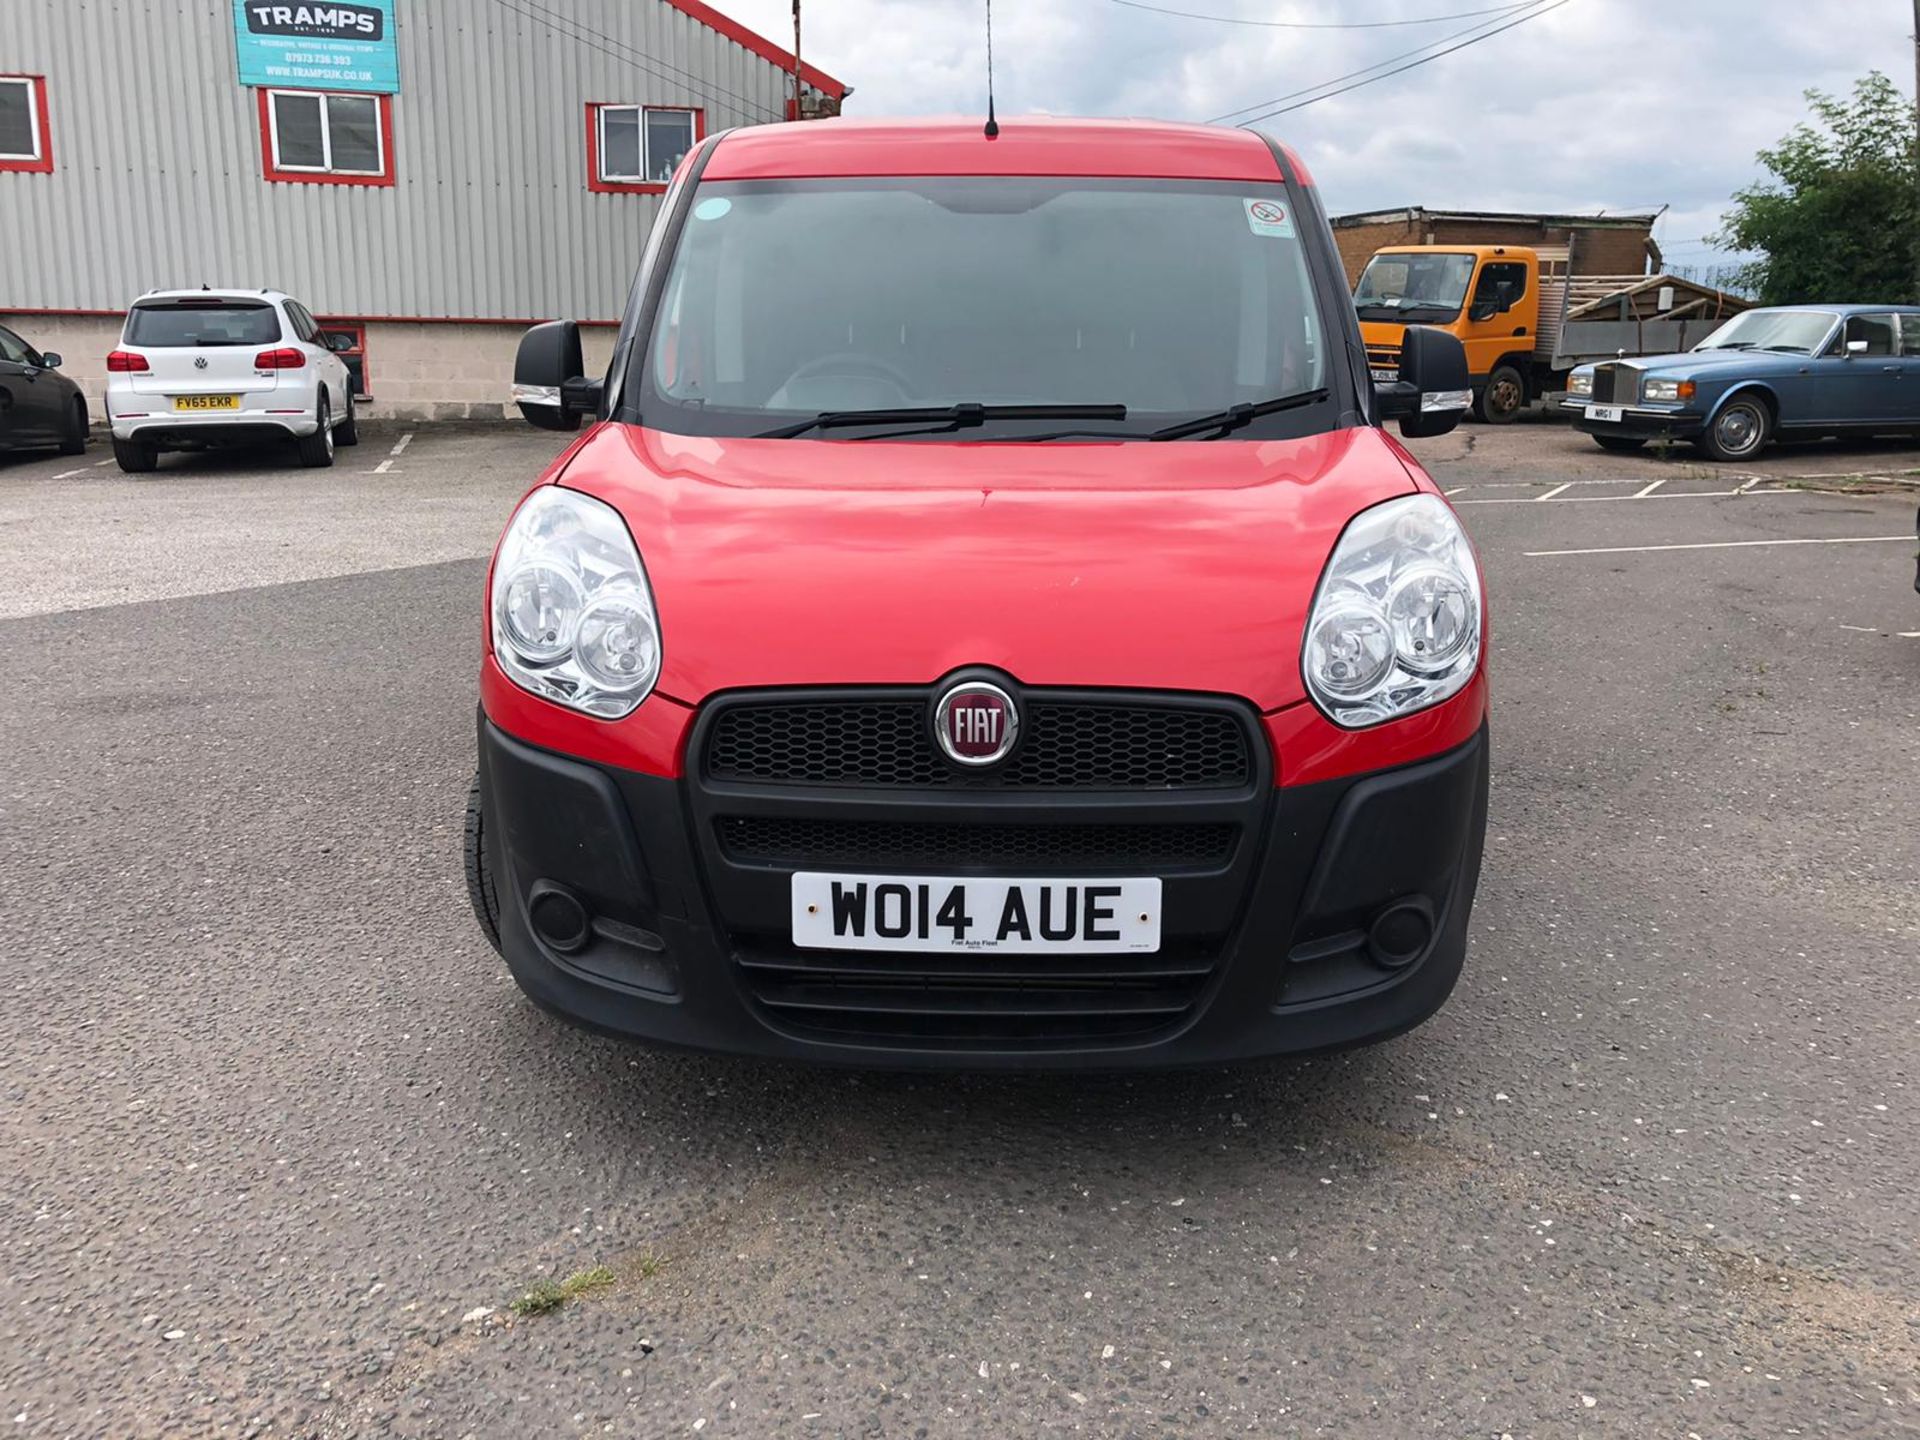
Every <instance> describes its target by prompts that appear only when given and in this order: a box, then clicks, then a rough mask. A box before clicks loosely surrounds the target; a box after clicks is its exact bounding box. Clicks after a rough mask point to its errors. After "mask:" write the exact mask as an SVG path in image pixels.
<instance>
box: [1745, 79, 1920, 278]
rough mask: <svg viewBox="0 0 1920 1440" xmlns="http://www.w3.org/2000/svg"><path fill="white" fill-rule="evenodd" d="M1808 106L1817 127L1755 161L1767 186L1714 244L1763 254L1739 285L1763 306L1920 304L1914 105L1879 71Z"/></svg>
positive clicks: (1792, 135) (1802, 129)
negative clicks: (1849, 93) (1846, 96)
mask: <svg viewBox="0 0 1920 1440" xmlns="http://www.w3.org/2000/svg"><path fill="white" fill-rule="evenodd" d="M1807 103H1808V105H1809V106H1810V107H1811V108H1812V110H1813V117H1814V121H1815V122H1816V123H1814V124H1808V123H1806V122H1802V123H1801V124H1799V125H1796V126H1794V128H1793V129H1792V130H1791V131H1790V132H1788V134H1787V135H1786V137H1785V138H1784V139H1782V140H1781V142H1780V143H1779V144H1778V145H1777V146H1775V147H1774V148H1773V149H1771V150H1762V151H1761V152H1760V154H1759V157H1758V158H1759V160H1760V163H1761V164H1762V165H1764V166H1766V168H1767V169H1768V171H1770V172H1771V173H1772V175H1773V179H1771V180H1768V181H1764V182H1762V183H1760V184H1757V185H1751V186H1749V187H1748V188H1746V189H1745V190H1739V191H1736V192H1735V193H1734V197H1733V198H1734V202H1735V205H1734V208H1733V209H1732V210H1730V211H1728V212H1727V214H1726V215H1725V216H1724V217H1723V224H1724V226H1725V228H1724V229H1723V230H1721V232H1720V233H1719V234H1718V235H1717V236H1715V237H1714V240H1715V243H1717V244H1719V245H1720V246H1722V247H1723V248H1727V249H1733V250H1754V251H1759V252H1760V253H1761V254H1762V256H1763V258H1762V259H1759V260H1756V261H1754V262H1753V263H1752V264H1750V265H1747V266H1744V267H1743V268H1742V270H1741V274H1740V279H1741V283H1742V286H1743V288H1745V289H1747V290H1748V291H1750V292H1751V293H1753V294H1756V295H1758V296H1759V297H1760V302H1761V303H1762V304H1763V305H1793V304H1801V303H1806V302H1819V301H1827V302H1836V301H1865V302H1878V303H1881V304H1889V303H1896V302H1912V301H1915V300H1920V283H1916V279H1915V263H1916V255H1920V203H1916V195H1915V183H1916V178H1917V176H1916V170H1915V148H1916V147H1915V140H1914V108H1913V105H1912V104H1911V103H1910V102H1909V101H1908V100H1907V99H1906V97H1905V96H1903V95H1902V94H1901V93H1900V92H1899V91H1898V90H1897V89H1895V88H1894V84H1893V82H1892V81H1891V80H1889V79H1888V78H1887V77H1886V76H1885V75H1882V74H1881V73H1880V72H1879V71H1877V70H1875V71H1873V72H1871V73H1870V74H1868V75H1867V76H1866V77H1865V78H1864V79H1862V80H1859V81H1857V82H1855V84H1854V87H1853V98H1852V100H1851V101H1850V102H1849V101H1846V100H1839V99H1835V98H1834V97H1833V96H1831V95H1825V94H1822V93H1821V92H1820V91H1818V90H1809V91H1807Z"/></svg>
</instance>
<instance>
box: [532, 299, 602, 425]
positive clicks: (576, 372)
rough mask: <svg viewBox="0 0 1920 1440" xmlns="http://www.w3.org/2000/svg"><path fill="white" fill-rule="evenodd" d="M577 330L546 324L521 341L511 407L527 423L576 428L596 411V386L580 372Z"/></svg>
mask: <svg viewBox="0 0 1920 1440" xmlns="http://www.w3.org/2000/svg"><path fill="white" fill-rule="evenodd" d="M585 369H586V362H585V361H584V360H582V359H581V355H580V326H579V323H578V322H577V321H573V320H549V321H548V322H547V323H546V324H545V325H536V326H534V327H533V328H532V329H531V330H529V331H527V333H526V334H525V335H522V336H521V337H520V353H519V354H518V355H516V356H515V357H514V361H513V391H512V398H513V402H514V404H516V405H518V406H519V407H520V413H521V415H522V416H524V417H525V419H526V421H527V423H528V424H529V425H537V426H539V427H540V428H541V429H542V430H578V429H579V428H580V417H581V416H582V415H592V414H595V413H597V412H598V411H599V409H600V388H601V382H600V381H598V380H589V379H588V378H587V377H586V376H585V375H584V374H583V373H581V372H582V371H584V370H585Z"/></svg>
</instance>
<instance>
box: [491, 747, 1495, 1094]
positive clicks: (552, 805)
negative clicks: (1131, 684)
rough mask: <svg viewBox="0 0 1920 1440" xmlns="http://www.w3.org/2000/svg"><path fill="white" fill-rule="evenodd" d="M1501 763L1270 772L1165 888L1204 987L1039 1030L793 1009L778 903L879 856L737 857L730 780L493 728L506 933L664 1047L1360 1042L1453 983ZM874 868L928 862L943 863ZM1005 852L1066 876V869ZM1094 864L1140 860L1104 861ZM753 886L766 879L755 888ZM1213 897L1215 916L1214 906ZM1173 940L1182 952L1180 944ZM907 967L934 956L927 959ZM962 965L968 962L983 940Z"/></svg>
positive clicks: (1100, 1058) (555, 977) (568, 1010)
mask: <svg viewBox="0 0 1920 1440" xmlns="http://www.w3.org/2000/svg"><path fill="white" fill-rule="evenodd" d="M1487 766H1488V744H1487V737H1486V732H1485V731H1484V730H1482V731H1481V733H1480V734H1479V735H1477V736H1476V737H1475V738H1474V739H1473V740H1471V741H1469V742H1468V743H1467V744H1466V745H1464V746H1461V747H1460V748H1458V749H1456V750H1454V751H1451V752H1449V753H1448V754H1445V755H1442V756H1439V757H1436V758H1434V759H1431V760H1427V761H1423V762H1421V763H1419V764H1416V765H1411V766H1407V767H1404V768H1400V769H1395V770H1389V771H1381V772H1377V773H1374V774H1370V775H1364V776H1358V777H1353V778H1350V779H1344V780H1339V781H1331V782H1327V783H1325V784H1319V785H1308V786H1295V787H1288V788H1284V789H1276V788H1273V787H1272V786H1271V784H1270V783H1268V784H1267V785H1266V786H1265V788H1264V791H1263V792H1262V793H1258V794H1256V795H1253V796H1252V797H1251V798H1250V799H1249V801H1248V802H1247V803H1248V804H1249V805H1250V807H1251V808H1250V810H1249V812H1248V814H1249V815H1250V816H1251V817H1252V818H1251V819H1250V821H1249V823H1248V824H1247V826H1246V827H1245V828H1246V831H1247V833H1245V834H1244V835H1243V837H1242V840H1241V846H1242V847H1243V848H1242V849H1240V850H1239V851H1237V853H1236V855H1235V860H1234V863H1233V864H1232V865H1230V866H1224V867H1223V868H1221V869H1220V870H1218V871H1217V872H1210V871H1203V870H1196V872H1195V873H1187V874H1182V875H1179V876H1176V877H1174V878H1170V879H1169V880H1168V881H1167V891H1168V896H1169V899H1168V901H1167V910H1168V914H1169V916H1173V915H1175V914H1176V913H1177V912H1178V911H1179V908H1180V906H1181V905H1182V904H1185V905H1186V907H1187V911H1188V912H1189V913H1187V915H1186V916H1185V918H1184V920H1183V921H1182V923H1183V924H1184V925H1186V926H1187V927H1188V928H1198V929H1207V928H1209V926H1211V928H1212V929H1214V930H1216V931H1217V937H1216V939H1215V941H1214V942H1212V943H1211V944H1210V946H1209V947H1207V948H1206V949H1205V961H1204V967H1203V969H1202V971H1201V973H1202V974H1203V975H1204V978H1203V979H1201V980H1196V981H1195V982H1194V984H1195V985H1196V987H1197V988H1196V989H1195V990H1194V992H1193V998H1192V1002H1191V1004H1190V1005H1189V1006H1187V1007H1186V1009H1185V1010H1184V1011H1183V1012H1182V1013H1181V1014H1179V1015H1178V1016H1177V1017H1175V1018H1173V1019H1171V1020H1169V1021H1168V1022H1167V1023H1165V1024H1160V1025H1157V1026H1153V1027H1150V1028H1148V1029H1146V1030H1144V1031H1143V1032H1141V1033H1136V1034H1129V1035H1124V1036H1114V1035H1112V1034H1098V1035H1088V1036H1085V1037H1076V1036H1074V1035H1071V1034H1062V1033H1058V1032H1048V1031H1046V1030H1045V1027H1042V1030H1041V1032H1037V1033H1035V1034H1033V1035H1023V1034H1021V1033H1019V1032H1018V1031H1015V1030H1009V1031H1008V1033H1007V1034H1004V1035H993V1034H986V1033H981V1034H971V1033H965V1032H962V1033H954V1032H953V1031H951V1030H949V1031H947V1032H942V1033H930V1034H928V1035H926V1036H924V1037H923V1036H919V1035H897V1036H879V1037H876V1036H874V1035H872V1034H852V1033H835V1032H834V1031H833V1029H832V1028H831V1027H832V1025H833V1023H834V1022H833V1020H832V1019H831V1017H830V1016H829V1017H828V1018H826V1019H817V1018H816V1017H814V1016H812V1015H810V1014H809V1013H808V1012H795V1011H788V1010H783V1009H779V1008H775V1007H774V1006H772V1005H770V1004H769V1003H768V1001H767V996H768V991H767V988H766V986H765V985H764V984H763V983H761V979H760V977H761V976H762V975H763V974H764V973H765V972H764V971H763V970H761V969H759V968H757V967H760V966H763V965H766V964H768V963H772V964H775V965H788V964H803V963H805V962H806V961H808V960H809V959H810V958H811V957H810V956H807V955H801V954H798V953H796V952H793V950H792V947H791V944H790V932H789V933H788V934H787V935H785V936H783V935H781V934H779V933H778V931H777V929H776V928H774V927H776V926H777V925H778V924H780V923H783V922H781V920H780V917H779V915H778V913H777V908H776V907H777V906H778V905H779V904H780V903H782V902H781V900H780V899H779V897H780V896H782V895H783V894H784V890H785V886H786V881H787V877H788V876H789V875H790V874H791V872H792V870H793V869H796V868H818V869H827V870H846V869H858V868H861V867H850V866H846V865H824V864H823V865H817V866H809V865H806V864H799V865H794V864H788V865H786V866H784V867H782V866H769V865H766V864H764V863H762V864H760V865H759V866H757V867H747V866H743V865H736V864H735V862H733V861H731V860H729V859H726V858H724V851H723V850H721V849H717V848H716V846H715V844H714V839H713V835H712V833H711V831H708V830H707V829H706V827H709V826H711V825H712V824H713V823H714V822H713V817H712V816H711V815H710V814H709V813H708V811H709V809H710V808H711V797H708V796H702V795H699V794H697V793H696V792H697V791H698V789H699V787H698V786H696V785H695V784H694V783H693V782H691V781H686V780H667V779H661V778H657V777H654V776H649V775H643V774H638V773H634V772H630V771H621V770H614V769H610V768H605V767H600V766H595V765H590V764H584V763H582V762H579V761H577V760H573V759H570V758H566V757H563V756H560V755H556V754H552V753H549V752H546V751H542V750H539V749H535V748H534V747H531V746H528V745H526V744H523V743H521V742H520V741H517V740H515V739H513V738H512V737H510V736H508V735H506V734H504V733H503V732H501V731H500V730H498V729H497V728H495V727H494V726H493V725H492V724H491V723H490V722H488V721H487V720H486V719H485V717H484V716H483V717H482V718H481V721H480V779H481V794H482V803H483V806H484V807H485V808H484V813H485V838H486V846H487V856H488V860H489V863H490V865H491V867H492V871H493V876H494V879H495V883H496V885H497V891H498V896H499V904H500V910H501V914H500V917H499V923H500V938H501V947H502V950H503V951H504V953H505V956H506V959H507V963H508V965H509V967H510V968H511V969H512V971H513V974H514V978H515V979H516V980H517V981H518V982H519V984H520V986H521V988H522V989H523V990H524V991H525V992H526V993H527V994H528V995H529V996H530V997H531V998H532V999H533V1000H534V1001H536V1002H537V1003H538V1004H540V1005H541V1006H543V1007H545V1008H546V1009H548V1010H550V1011H553V1012H554V1013H556V1014H558V1015H560V1016H563V1017H564V1018H566V1019H568V1020H571V1021H573V1022H575V1023H577V1024H580V1025H583V1026H587V1027H589V1028H592V1029H595V1030H600V1031H605V1032H608V1033H611V1034H616V1035H621V1036H626V1037H629V1038H632V1039H636V1040H639V1041H642V1042H644V1043H647V1044H650V1045H659V1046H669V1047H677V1048H686V1049H694V1050H703V1051H718V1052H731V1053H739V1054H750V1055H759V1056H767V1057H775V1058H784V1059H794V1060H806V1061H814V1062H826V1063H835V1064H847V1065H864V1066H877V1067H888V1068H905V1067H916V1068H917V1067H941V1068H956V1067H957V1068H997V1069H1039V1068H1051V1069H1066V1068H1135V1067H1155V1066H1181V1065H1204V1064H1217V1063H1220V1062H1225V1061H1233V1060H1242V1059H1249V1058H1253V1057H1258V1056H1267V1055H1278V1054H1288V1053H1303V1052H1310V1051H1319V1050H1333V1049H1341V1048H1345V1047H1348V1046H1353V1045H1359V1044H1364V1043H1367V1042H1370V1041H1375V1040H1381V1039H1384V1038H1386V1037H1388V1036H1391V1035H1395V1034H1398V1033H1400V1032H1401V1031H1404V1030H1408V1029H1410V1028H1412V1027H1413V1026H1415V1025H1417V1024H1419V1023H1420V1022H1421V1021H1423V1020H1425V1019H1426V1018H1427V1017H1428V1016H1430V1015H1432V1014H1433V1013H1434V1011H1436V1010H1437V1009H1439V1007H1440V1006H1441V1004H1442V1003H1443V1002H1444V1001H1445V1000H1446V998H1447V996H1448V994H1449V993H1450V992H1451V991H1452V989H1453V986H1454V982H1455V980H1456V979H1457V978H1458V976H1459V973H1460V968H1461V963H1462V961H1463V959H1464V956H1465V949H1466V933H1467V923H1468V917H1469V913H1470V911H1471V909H1472V904H1473V896H1474V890H1475V886H1476V885H1477V883H1478V879H1479V871H1480V857H1481V845H1482V840H1483V837H1484V834H1485V830H1486V814H1487V809H1486V807H1487ZM926 800H927V803H928V804H929V805H934V804H936V801H935V797H926ZM890 803H891V806H892V813H893V814H895V815H909V814H912V813H914V810H915V807H916V804H917V803H918V802H917V801H916V800H915V798H914V797H912V796H903V797H899V798H898V799H896V800H893V801H892V802H890ZM942 813H946V812H942ZM703 831H705V832H706V833H703ZM871 868H875V869H881V868H884V869H885V870H887V871H889V872H894V873H907V874H912V873H915V872H916V871H917V870H919V869H920V868H921V867H917V866H915V865H913V864H909V863H896V864H889V865H887V866H885V867H878V866H876V867H871ZM996 868H997V869H998V870H1000V871H1002V872H1005V871H1007V870H1009V869H1012V871H1013V873H1027V874H1033V873H1045V874H1047V875H1048V876H1049V877H1050V878H1052V877H1057V876H1058V875H1059V870H1058V867H1057V866H1050V867H1049V868H1048V869H1046V870H1045V871H1042V872H1036V871H1034V870H1032V869H1031V868H1029V869H1026V870H1024V871H1022V870H1020V869H1018V868H1016V867H1009V866H1006V865H1001V866H998V867H996ZM718 869H728V870H730V871H732V872H733V873H730V874H724V875H716V874H715V873H713V872H715V871H716V870H718ZM756 871H757V873H756ZM931 873H952V868H951V866H950V865H946V866H942V867H940V868H939V869H937V870H933V871H931ZM962 873H966V872H965V871H963V872H962ZM976 873H978V872H977V871H976ZM1086 873H1089V874H1107V875H1112V874H1135V873H1140V872H1139V871H1138V870H1137V869H1135V868H1130V867H1129V866H1127V865H1126V864H1124V863H1121V864H1114V865H1106V866H1101V865H1098V864H1097V863H1096V864H1093V865H1091V867H1090V868H1089V870H1088V871H1087V872H1086ZM754 881H758V882H759V890H758V892H755V891H754V887H753V885H752V884H750V883H746V882H754ZM743 884H745V894H746V898H745V899H743V891H742V886H743ZM729 886H731V887H732V890H731V891H729V889H728V887H729ZM753 893H758V894H759V895H760V896H761V900H760V901H759V902H753V901H752V898H751V897H752V894H753ZM1183 896H1184V897H1185V899H1184V900H1183V899H1182V898H1181V897H1183ZM743 903H759V904H760V905H761V911H760V912H759V913H757V914H755V915H754V916H753V917H752V920H751V924H752V926H753V927H754V928H753V929H751V930H750V931H743V930H742V928H741V914H742V912H741V909H740V907H741V905H742V904H743ZM1199 910H1204V911H1210V912H1212V913H1211V915H1210V916H1208V915H1200V914H1196V913H1193V912H1195V911H1199ZM536 913H538V914H539V915H540V922H539V925H538V926H536V924H535V923H534V920H533V916H534V915H535V914H536ZM583 917H584V919H585V923H584V924H583V925H582V924H579V923H576V922H579V921H581V920H582V918H583ZM782 948H784V949H785V950H786V951H787V952H788V954H787V956H786V957H785V958H783V957H781V956H780V955H778V954H775V955H774V957H773V959H772V961H771V962H769V960H768V958H767V957H768V952H769V951H770V950H771V951H776V952H777V951H779V950H781V949H782ZM1166 948H1167V949H1168V951H1169V964H1171V963H1172V960H1173V954H1172V952H1173V951H1174V950H1175V949H1176V946H1175V945H1174V944H1173V943H1172V942H1171V941H1169V943H1168V945H1167V947H1166ZM1191 948H1192V947H1190V949H1191ZM1182 953H1183V954H1185V953H1188V952H1182ZM1192 953H1200V952H1199V951H1198V950H1197V949H1193V950H1192ZM861 958H862V959H863V961H865V962H866V963H869V964H874V963H877V964H878V965H879V966H880V967H881V970H880V971H879V972H873V971H870V972H868V973H869V974H875V973H878V974H879V976H880V979H881V980H882V981H884V980H887V979H889V978H891V979H893V980H894V981H896V982H897V981H898V980H899V976H898V975H894V976H891V977H889V976H887V975H886V974H885V973H884V971H885V967H886V966H887V965H888V963H889V961H890V960H891V958H892V957H890V956H887V955H880V956H866V957H861ZM900 960H901V962H902V964H903V965H904V966H906V967H907V968H908V969H915V968H918V966H920V965H921V964H922V963H923V962H924V961H925V957H924V956H915V957H908V956H902V957H900ZM946 963H947V964H949V965H952V964H955V963H957V964H959V965H960V966H962V967H964V966H966V965H967V964H969V963H970V957H968V956H966V955H962V956H961V957H959V958H958V960H957V962H956V961H948V962H946ZM973 978H975V977H971V976H966V975H964V974H963V976H962V977H961V978H960V979H959V980H956V981H955V982H953V983H954V986H963V985H964V984H965V982H966V981H967V980H968V979H973ZM987 983H988V986H989V988H987V989H984V990H980V991H972V992H970V991H967V990H965V989H960V990H959V991H958V993H960V994H961V995H963V996H965V995H967V994H970V993H972V994H981V995H986V996H990V997H1003V996H1006V995H1008V994H1018V993H1021V992H1018V991H1016V990H1010V989H1009V988H1008V987H1009V986H1011V985H1013V984H1014V982H1013V981H992V982H987ZM850 993H851V992H850ZM945 993H946V987H943V990H942V994H943V995H945ZM983 1003H993V1002H992V1001H989V1002H983ZM962 1005H963V1008H964V1005H965V1002H964V1000H963V1002H962Z"/></svg>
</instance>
